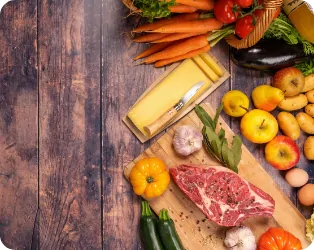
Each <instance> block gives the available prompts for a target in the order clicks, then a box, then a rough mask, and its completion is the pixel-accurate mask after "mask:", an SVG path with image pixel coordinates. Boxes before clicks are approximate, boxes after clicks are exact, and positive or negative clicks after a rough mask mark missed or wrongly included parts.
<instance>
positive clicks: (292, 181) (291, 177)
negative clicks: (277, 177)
mask: <svg viewBox="0 0 314 250" xmlns="http://www.w3.org/2000/svg"><path fill="white" fill-rule="evenodd" d="M308 180H309V175H308V173H307V172H306V171H304V170H303V169H301V168H293V169H290V170H289V171H288V172H287V174H286V181H287V182H288V183H289V185H290V186H292V187H302V186H303V185H305V184H306V183H307V181H308Z"/></svg>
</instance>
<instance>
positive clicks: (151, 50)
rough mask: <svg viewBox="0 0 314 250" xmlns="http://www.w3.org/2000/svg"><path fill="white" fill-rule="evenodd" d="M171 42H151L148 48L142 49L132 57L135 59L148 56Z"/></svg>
mask: <svg viewBox="0 0 314 250" xmlns="http://www.w3.org/2000/svg"><path fill="white" fill-rule="evenodd" d="M170 44H171V42H167V43H156V44H153V45H152V46H150V47H149V48H147V49H146V50H144V51H143V52H142V53H141V54H139V55H137V56H136V57H135V58H134V61H135V60H138V59H141V58H144V57H147V56H150V55H152V54H154V53H156V52H159V51H161V50H163V49H164V48H166V47H167V46H169V45H170Z"/></svg>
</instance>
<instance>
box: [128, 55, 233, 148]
mask: <svg viewBox="0 0 314 250" xmlns="http://www.w3.org/2000/svg"><path fill="white" fill-rule="evenodd" d="M209 55H210V57H212V58H213V59H214V60H215V61H216V62H218V65H219V66H220V67H221V68H222V69H223V72H224V74H223V76H221V77H220V78H219V79H218V80H217V81H215V82H212V83H211V86H210V87H209V89H208V90H207V91H205V92H204V93H203V94H202V95H201V96H200V97H199V98H197V99H196V100H195V101H194V102H192V103H191V104H190V105H189V106H187V107H184V108H183V109H182V110H181V111H180V112H179V113H178V115H177V116H176V117H175V118H174V119H173V121H171V122H170V123H169V124H168V125H166V127H165V128H162V129H161V130H160V131H157V132H156V133H155V134H154V135H152V136H150V137H148V136H145V135H144V134H143V133H142V132H141V131H139V130H138V128H137V127H136V126H135V125H134V124H133V122H132V121H131V120H130V119H129V118H128V117H127V114H126V115H125V116H124V117H123V119H122V120H123V122H124V123H125V124H126V125H127V126H128V128H129V129H130V130H131V131H132V132H133V134H134V135H135V136H136V137H137V138H138V139H139V140H140V141H141V142H142V143H144V142H146V141H147V140H149V139H151V138H153V137H154V136H155V135H157V134H159V133H160V132H161V131H163V130H165V129H167V128H168V127H170V126H171V125H172V124H174V123H176V122H177V121H179V120H180V119H181V118H182V117H184V116H185V115H186V114H188V113H189V112H190V111H191V110H192V109H193V108H194V106H195V104H199V103H200V102H202V101H203V100H204V99H205V98H207V97H208V96H209V95H210V94H211V93H212V92H214V91H215V90H216V89H217V88H219V87H220V86H221V85H222V84H223V83H224V82H225V81H226V80H227V79H228V78H229V77H230V74H229V72H228V71H227V70H226V69H225V68H224V67H223V66H222V64H221V63H220V62H219V61H218V60H217V58H215V57H214V56H213V55H212V54H211V53H209ZM180 63H181V62H179V63H175V64H172V65H171V66H170V67H169V68H168V69H167V70H166V71H165V72H163V74H161V75H160V76H159V77H157V79H156V80H155V81H154V82H153V83H152V84H151V85H150V86H149V87H148V88H147V89H146V91H145V92H144V93H143V95H141V97H140V98H139V99H138V100H137V101H136V103H138V102H139V101H140V100H141V99H143V98H144V97H145V96H146V95H147V94H148V93H149V92H150V91H152V90H153V89H154V88H155V87H156V86H157V85H158V84H159V83H160V82H161V81H162V80H163V79H165V78H166V77H167V76H168V75H169V74H170V73H171V72H172V71H173V70H175V69H176V68H177V67H178V66H179V65H180ZM136 103H135V104H136ZM135 104H134V105H135ZM134 105H133V106H134ZM133 106H132V107H131V108H130V109H129V111H130V110H131V109H132V108H133ZM129 111H128V113H129Z"/></svg>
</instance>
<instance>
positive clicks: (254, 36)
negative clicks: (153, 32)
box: [122, 0, 283, 49]
mask: <svg viewBox="0 0 314 250" xmlns="http://www.w3.org/2000/svg"><path fill="white" fill-rule="evenodd" d="M122 2H123V3H124V4H125V5H126V6H127V7H128V8H129V9H130V10H131V11H132V12H134V13H139V12H140V10H139V9H138V8H136V7H135V6H134V5H133V0H122ZM282 3H283V0H264V9H265V11H264V12H263V15H262V16H261V17H260V18H259V19H258V21H257V23H256V26H255V28H254V30H253V31H252V32H251V33H250V34H249V35H248V36H247V37H246V38H244V39H241V40H240V39H238V38H237V37H236V36H235V35H229V36H227V37H226V38H225V40H226V41H227V43H228V44H229V45H230V46H232V47H234V48H237V49H244V48H249V47H251V46H253V45H255V44H256V43H257V42H258V41H259V40H260V39H261V38H262V37H263V35H264V33H265V32H266V30H267V29H268V27H269V25H270V24H271V22H272V21H273V16H274V15H275V13H276V11H277V9H278V8H279V7H281V5H282Z"/></svg>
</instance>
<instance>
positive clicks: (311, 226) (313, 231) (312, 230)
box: [306, 212, 314, 242]
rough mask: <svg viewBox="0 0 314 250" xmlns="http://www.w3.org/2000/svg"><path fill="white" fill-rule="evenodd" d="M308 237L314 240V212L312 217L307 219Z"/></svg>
mask: <svg viewBox="0 0 314 250" xmlns="http://www.w3.org/2000/svg"><path fill="white" fill-rule="evenodd" d="M306 238H307V239H308V240H309V241H312V242H313V241H314V212H313V214H312V216H311V218H309V219H308V220H307V221H306Z"/></svg>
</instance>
